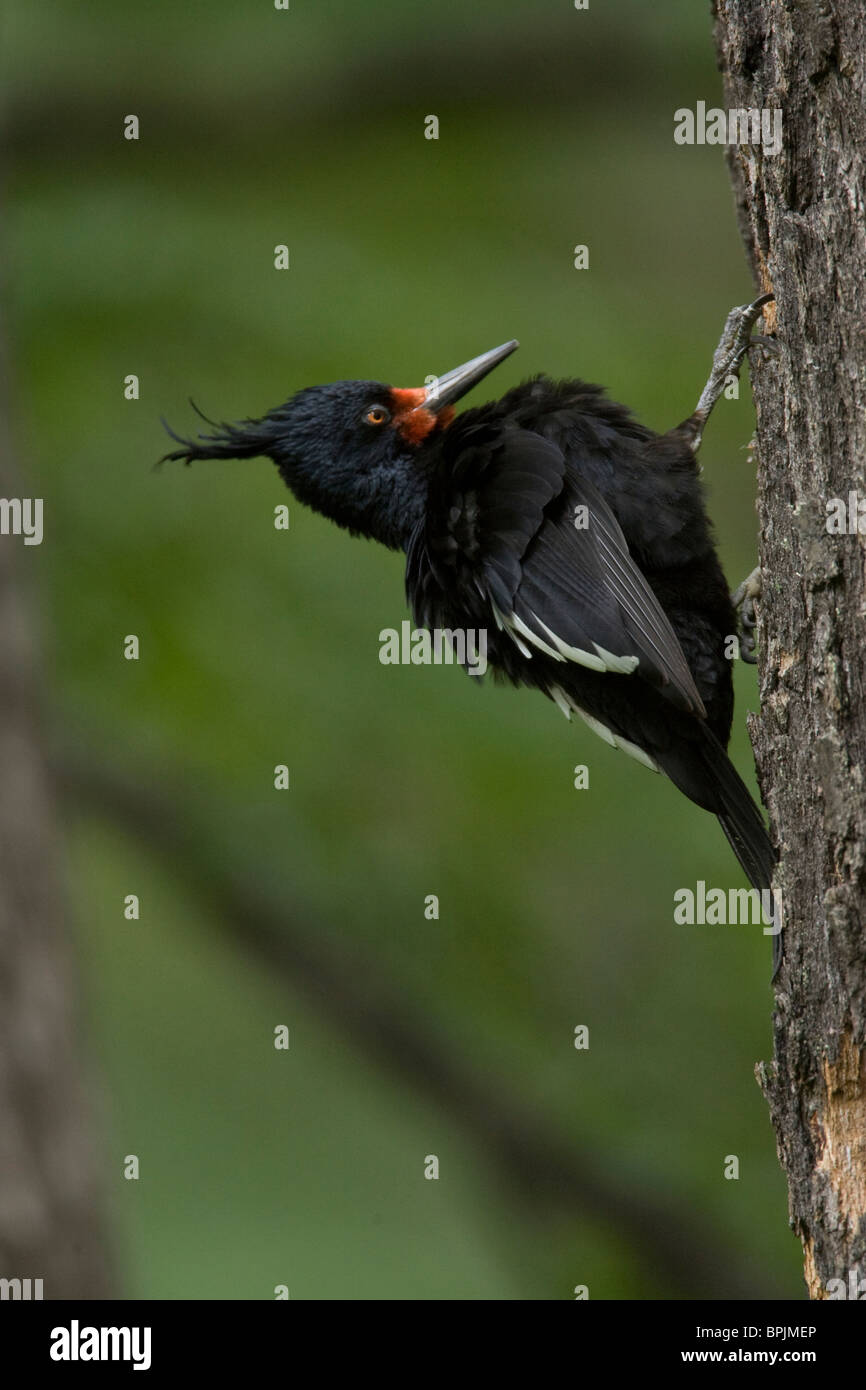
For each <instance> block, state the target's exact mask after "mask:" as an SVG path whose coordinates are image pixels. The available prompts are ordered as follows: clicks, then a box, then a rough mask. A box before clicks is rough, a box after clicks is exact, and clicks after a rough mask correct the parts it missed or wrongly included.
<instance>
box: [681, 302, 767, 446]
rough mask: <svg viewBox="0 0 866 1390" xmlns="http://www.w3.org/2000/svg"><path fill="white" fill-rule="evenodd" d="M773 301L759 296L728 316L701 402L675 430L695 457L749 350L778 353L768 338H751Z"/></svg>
mask: <svg viewBox="0 0 866 1390" xmlns="http://www.w3.org/2000/svg"><path fill="white" fill-rule="evenodd" d="M773 298H774V296H773V295H772V294H762V295H759V296H758V298H757V299H754V300H753V301H752V303H751V304H740V305H738V307H737V308H736V309H732V310H731V312H730V313H729V314H728V317H727V319H726V320H725V326H724V328H723V330H722V336H721V338H720V339H719V346H718V347H717V348H716V351H715V353H714V355H713V365H712V369H711V371H710V375H709V379H708V381H707V384H706V386H705V387H704V389H703V391H702V392H701V397H700V400H699V401H698V403H697V405H696V406H695V410H694V413H693V414H692V415H690V416H689V418H688V420H686V421H685V422H684V423H683V424H682V425H680V426H679V427H678V429H677V430H676V433H677V434H680V435H684V436H685V437H686V438H687V439H688V442H689V444H690V446H691V449H692V453H695V454H696V453H697V451H698V449H699V448H700V444H701V437H702V435H703V432H704V426H705V425H706V423H707V420H708V419H709V418H710V411H711V410H712V408H713V406H714V405H715V403H716V401H717V400H718V399H719V396H720V395H721V394H722V392H723V391H724V389H725V387H726V386H727V384H728V382H729V381H730V379H731V377H732V376H733V377H736V376H738V375H739V371H740V367H741V366H742V365H743V358H744V357H745V356H746V353H747V352H748V351H749V350H750V348H752V347H760V348H763V349H764V350H765V351H766V352H769V353H773V352H775V351H776V345H775V343H774V344H772V346H771V345H770V343H769V342H768V341H767V339H766V338H753V337H752V329H753V328H754V326H755V324H756V322H757V321H758V319H759V318H760V317H761V314H762V312H763V309H764V305H765V304H769V303H770V302H771V300H772V299H773Z"/></svg>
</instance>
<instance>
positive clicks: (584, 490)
mask: <svg viewBox="0 0 866 1390" xmlns="http://www.w3.org/2000/svg"><path fill="white" fill-rule="evenodd" d="M473 452H475V453H476V460H475V466H474V467H473V462H472V459H471V457H466V456H464V458H463V459H462V460H461V462H462V463H463V464H464V467H463V468H462V469H460V470H459V471H460V472H461V473H463V474H464V478H465V481H464V486H463V490H462V491H461V492H460V493H459V504H458V498H457V497H455V498H454V500H453V502H452V505H451V506H450V507H449V508H448V512H447V521H446V528H447V531H448V537H447V543H446V544H445V546H444V548H443V554H444V553H445V552H447V551H448V550H449V548H450V551H451V553H452V554H453V552H454V551H457V552H458V553H459V555H460V558H461V560H462V561H463V563H464V564H465V565H468V566H469V567H470V569H471V572H472V575H473V579H474V582H475V584H476V587H477V588H478V589H479V590H481V591H483V593H484V594H485V595H486V597H487V599H488V601H489V602H490V604H491V606H492V608H493V613H494V617H495V620H496V622H497V623H498V624H499V626H500V627H501V628H502V629H503V631H504V632H506V633H507V634H508V635H509V637H510V638H511V639H512V640H513V641H514V642H515V643H516V644H517V646H518V647H519V648H520V650H521V651H522V652H523V654H524V656H526V657H531V656H532V654H533V652H538V651H541V652H544V653H545V654H546V655H547V656H548V657H551V658H552V659H553V660H555V661H558V662H562V663H563V664H564V665H567V664H568V663H569V662H575V663H577V664H578V665H580V666H584V667H586V668H588V669H590V670H594V671H599V672H602V671H606V672H610V673H612V674H616V675H631V674H633V673H635V672H637V673H639V674H640V675H641V676H642V677H644V678H645V679H647V680H649V681H650V682H651V683H652V684H653V685H655V686H657V687H658V688H659V690H660V691H661V693H663V694H664V695H665V696H666V697H667V698H668V699H670V700H671V701H672V702H673V703H674V704H676V705H678V706H680V707H681V708H683V709H686V710H688V711H690V712H691V713H694V714H697V715H700V716H704V714H705V711H704V707H703V704H702V702H701V697H700V695H699V693H698V690H697V687H696V686H695V682H694V679H693V677H692V674H691V671H690V670H689V667H688V664H687V662H686V659H685V656H684V655H683V651H682V648H681V647H680V644H679V641H678V640H677V636H676V634H675V632H674V630H673V628H672V627H671V624H670V622H669V621H668V619H667V617H666V616H665V613H664V611H663V609H662V608H661V605H660V604H659V601H658V599H657V598H656V596H655V594H654V593H653V591H652V589H651V587H650V585H649V584H648V582H647V580H646V579H645V578H644V576H643V575H642V574H641V572H640V570H639V569H638V567H637V565H636V564H635V563H634V561H633V560H632V558H631V556H630V554H629V550H628V545H627V543H626V540H625V537H624V535H623V533H622V530H621V528H620V526H619V523H618V522H617V520H616V517H615V516H614V514H613V512H612V511H611V509H610V507H609V506H608V504H607V502H606V501H605V500H604V498H603V497H602V495H601V493H600V492H599V491H598V489H597V488H596V487H594V486H593V484H592V483H590V482H588V481H587V480H586V479H584V478H582V477H580V476H579V475H578V474H577V473H576V472H575V470H574V469H573V468H570V467H569V466H568V465H567V463H566V460H565V457H564V455H563V453H562V451H561V450H560V449H559V448H557V446H556V445H555V444H553V443H551V442H550V441H549V440H547V439H544V438H543V437H542V436H541V435H538V434H535V433H534V432H533V431H531V430H526V429H510V430H505V431H503V432H502V433H501V434H500V436H499V442H498V444H497V446H496V447H494V448H493V449H491V448H490V446H489V444H488V446H487V449H486V450H485V451H484V453H485V454H486V460H485V462H484V464H483V465H481V466H479V455H480V454H481V449H480V448H479V449H477V450H473V449H472V448H471V446H470V449H469V451H468V453H469V454H470V455H471V454H472V453H473ZM470 478H471V479H472V483H473V484H474V486H472V487H471V488H470V487H469V486H468V483H469V479H470ZM455 482H459V479H458V478H457V477H455Z"/></svg>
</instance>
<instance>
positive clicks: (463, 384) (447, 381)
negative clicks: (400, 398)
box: [416, 338, 520, 411]
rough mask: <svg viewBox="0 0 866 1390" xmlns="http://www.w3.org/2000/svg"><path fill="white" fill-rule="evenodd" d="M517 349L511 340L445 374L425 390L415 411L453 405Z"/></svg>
mask: <svg viewBox="0 0 866 1390" xmlns="http://www.w3.org/2000/svg"><path fill="white" fill-rule="evenodd" d="M518 347H520V344H519V343H518V341H517V339H516V338H512V339H511V341H510V342H509V343H503V344H502V346H501V347H495V348H491V349H490V351H489V352H482V354H481V356H480V357H473V358H472V360H471V362H464V363H463V366H462V367H455V368H454V370H453V371H451V372H446V373H445V375H444V376H440V377H439V378H438V379H437V380H436V381H435V382H434V383H433V385H432V386H429V387H428V388H427V395H426V397H425V399H424V401H423V403H422V404H421V405H419V406H416V410H433V411H437V410H441V409H442V407H443V406H446V405H453V404H454V402H455V401H459V400H460V398H461V396H465V395H466V392H467V391H471V390H472V387H473V386H477V384H478V382H479V381H483V380H484V378H485V377H486V376H487V373H488V372H492V371H493V368H494V367H498V366H499V363H500V362H504V361H505V358H506V357H510V356H511V354H512V352H514V350H515V348H518Z"/></svg>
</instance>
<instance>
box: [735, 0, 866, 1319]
mask: <svg viewBox="0 0 866 1390" xmlns="http://www.w3.org/2000/svg"><path fill="white" fill-rule="evenodd" d="M715 16H716V43H717V51H718V55H719V63H720V67H721V69H722V72H723V75H724V89H725V104H726V106H727V108H729V109H730V108H758V109H762V108H777V109H779V110H781V112H782V120H783V139H782V146H781V149H780V151H779V152H778V153H775V154H773V153H768V152H766V151H764V150H762V148H761V146H760V145H751V146H731V147H730V149H729V160H730V167H731V172H732V178H733V184H734V192H735V197H736V201H737V206H738V213H739V219H740V227H741V231H742V234H743V237H744V240H745V243H746V247H747V250H748V254H749V256H750V258H751V261H752V265H753V267H754V271H755V276H756V281H757V284H758V286H759V287H760V289H762V290H772V291H773V292H774V293H775V296H776V304H775V311H776V322H777V332H778V339H777V341H778V345H779V355H778V358H777V359H773V360H769V361H767V362H765V363H763V364H756V370H755V372H754V376H753V380H754V390H755V401H756V407H757V417H758V428H757V439H758V458H759V475H758V510H759V516H760V531H761V550H760V558H761V565H762V569H763V578H764V598H763V602H762V605H761V633H760V636H761V639H762V640H761V706H762V708H761V715H760V717H759V718H756V719H755V720H754V722H753V724H752V730H751V732H752V739H753V743H754V747H755V753H756V757H757V762H758V772H759V776H760V780H761V786H762V790H763V793H764V798H765V801H766V803H767V805H768V807H769V810H770V815H771V820H772V824H773V829H774V833H775V837H776V839H777V842H778V844H779V847H780V851H781V862H780V866H779V871H778V876H777V880H776V884H777V887H778V888H779V889H780V891H781V894H782V907H783V919H784V922H785V926H786V932H785V963H784V965H783V967H782V971H781V973H780V975H779V978H778V980H777V1010H776V1014H775V1020H774V1034H775V1055H774V1060H773V1062H772V1064H771V1065H769V1066H764V1065H762V1066H761V1067H759V1069H758V1075H759V1080H760V1082H761V1086H762V1088H763V1092H764V1095H765V1097H766V1099H767V1102H768V1104H769V1107H770V1113H771V1116H772V1120H773V1124H774V1127H775V1130H776V1136H777V1142H778V1149H779V1156H780V1159H781V1162H782V1164H783V1166H784V1168H785V1171H786V1173H787V1177H788V1187H789V1196H790V1215H791V1224H792V1226H793V1228H794V1230H795V1231H796V1233H797V1234H798V1235H799V1236H800V1239H801V1240H802V1242H803V1250H804V1256H805V1277H806V1283H807V1286H808V1289H809V1293H810V1296H811V1297H812V1298H827V1297H833V1296H835V1297H846V1296H847V1297H851V1296H852V1294H854V1293H855V1291H856V1284H855V1283H853V1282H849V1281H850V1280H851V1276H852V1271H853V1272H854V1273H853V1278H854V1279H856V1280H862V1279H866V1050H864V1039H866V936H864V918H866V912H864V906H866V904H864V899H866V785H864V782H866V659H864V654H866V582H864V561H866V549H864V537H863V535H862V534H859V533H857V531H856V521H855V533H854V534H849V533H848V532H847V512H848V507H849V494H850V493H852V492H856V493H857V494H858V497H859V499H861V500H862V502H863V511H864V513H866V479H864V461H866V226H864V195H866V177H864V158H866V75H864V73H866V0H825V3H823V4H818V3H817V2H816V3H803V0H715ZM831 499H840V502H841V503H843V504H844V509H845V513H846V533H844V534H835V533H831V532H830V531H828V511H827V507H828V503H829V502H831ZM861 524H862V526H863V529H864V531H866V515H864V520H863V522H862V523H861ZM837 1280H838V1281H843V1283H842V1284H841V1285H840V1284H838V1283H834V1282H832V1281H837ZM861 1292H862V1295H863V1296H866V1283H864V1285H863V1289H862V1291H861Z"/></svg>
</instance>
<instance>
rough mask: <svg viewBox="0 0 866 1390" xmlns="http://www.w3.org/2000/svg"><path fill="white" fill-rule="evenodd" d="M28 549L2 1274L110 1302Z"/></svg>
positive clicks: (4, 1112)
mask: <svg viewBox="0 0 866 1390" xmlns="http://www.w3.org/2000/svg"><path fill="white" fill-rule="evenodd" d="M2 367H3V362H2V353H0V496H2V497H3V498H6V499H9V498H15V497H20V496H21V490H20V487H19V486H18V485H17V484H16V482H15V481H14V478H13V475H12V470H11V465H10V453H11V450H10V438H9V428H8V420H7V416H6V413H5V410H4V403H5V402H4V397H3V389H2V388H3V372H2ZM22 545H23V540H22V538H21V537H20V536H13V535H0V1279H3V1280H7V1281H9V1282H8V1283H6V1284H3V1285H2V1286H0V1298H4V1299H5V1298H20V1297H28V1296H29V1297H31V1298H35V1297H39V1296H40V1294H39V1290H38V1286H37V1285H36V1284H34V1283H33V1281H34V1280H37V1279H41V1280H42V1290H41V1293H42V1296H43V1297H44V1298H109V1297H111V1296H112V1287H111V1272H110V1260H109V1253H108V1248H107V1242H106V1233H105V1227H104V1223H103V1220H102V1212H101V1204H102V1203H101V1199H102V1196H103V1192H102V1186H103V1184H102V1181H101V1173H100V1165H99V1163H98V1160H97V1157H96V1153H95V1147H94V1145H93V1143H92V1137H91V1117H90V1113H89V1110H90V1107H89V1103H88V1095H87V1088H86V1086H85V1083H84V1080H83V1075H82V1067H81V1062H80V1044H79V1036H78V1028H77V1026H76V1017H75V1014H76V1010H75V999H76V994H77V989H76V983H77V982H76V979H75V972H74V969H73V968H72V964H71V961H70V949H69V942H68V932H67V922H66V915H65V911H64V904H63V897H62V893H61V891H60V886H59V881H58V880H59V874H58V862H57V861H58V853H57V836H56V830H55V823H54V803H53V796H52V793H51V788H50V784H49V779H48V777H47V775H46V764H45V758H44V752H43V742H42V737H41V731H40V727H39V719H38V716H37V714H36V709H37V703H38V702H37V700H36V698H35V695H36V692H35V674H34V668H35V652H34V632H33V623H32V620H31V617H30V614H29V612H28V610H27V606H26V604H25V602H24V599H23V596H22V592H21V584H20V579H19V571H20V570H21V569H23V568H24V565H23V563H22V560H23V554H27V552H24V553H23V554H22V553H19V547H21V546H22ZM32 554H33V551H32V550H30V552H29V555H32ZM28 1280H29V1281H31V1282H30V1284H29V1287H28V1285H27V1283H26V1281H28ZM18 1281H20V1282H18Z"/></svg>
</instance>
